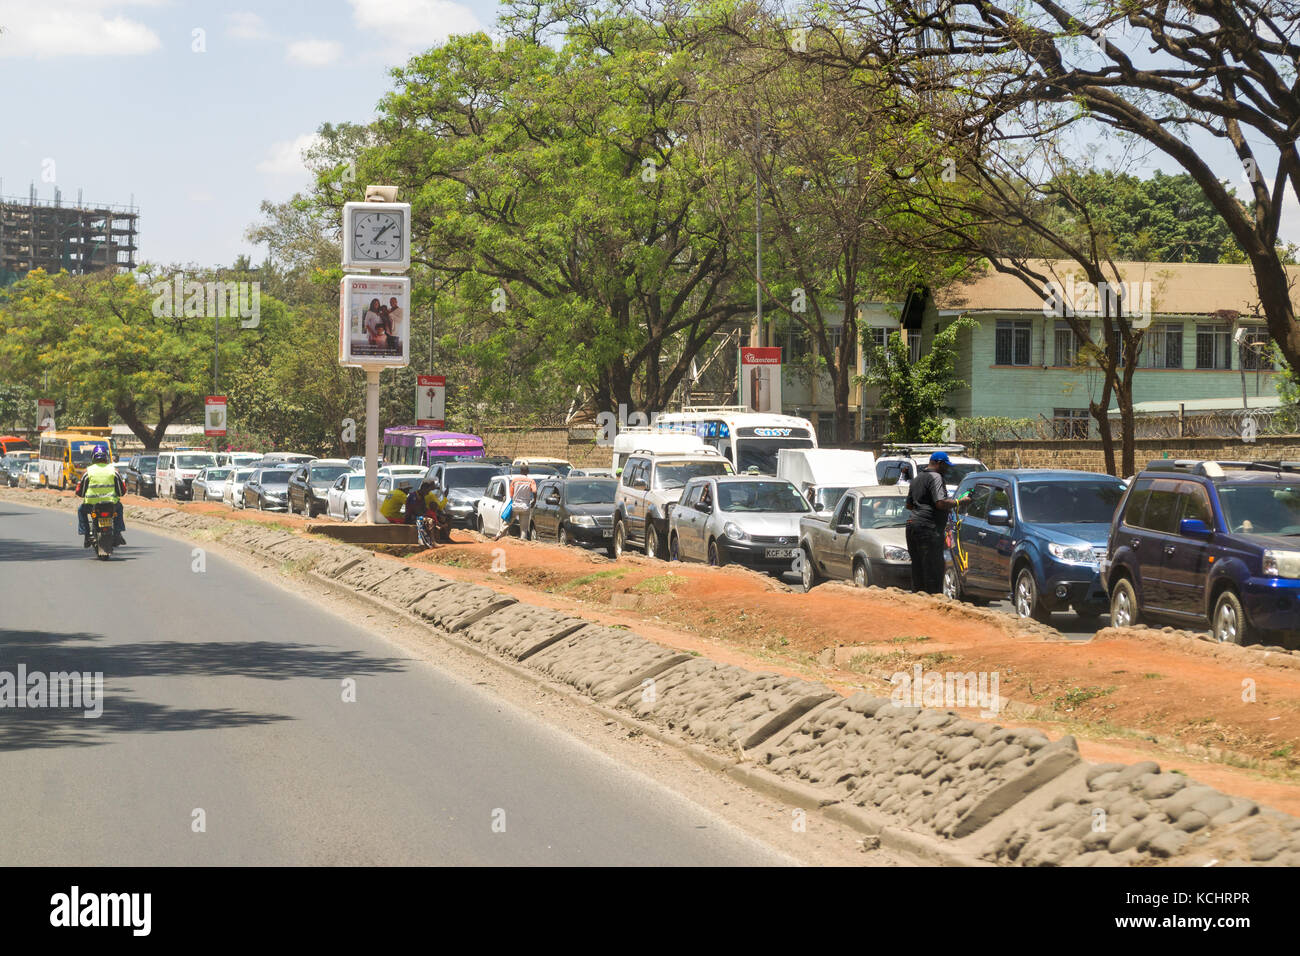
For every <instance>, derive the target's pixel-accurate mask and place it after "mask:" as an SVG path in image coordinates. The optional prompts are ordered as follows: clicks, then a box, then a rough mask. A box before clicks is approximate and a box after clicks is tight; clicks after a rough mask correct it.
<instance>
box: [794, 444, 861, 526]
mask: <svg viewBox="0 0 1300 956" xmlns="http://www.w3.org/2000/svg"><path fill="white" fill-rule="evenodd" d="M776 476H777V477H778V478H784V479H786V480H787V481H789V482H790V483H792V484H793V485H794V486H795V487H796V488H798V489H799V491H800V493H801V494H803V496H804V497H805V498H807V499H808V503H809V504H810V505H812V506H813V508H814V509H815V510H817V511H829V510H830V509H831V508H833V507H835V503H836V502H837V501H839V500H840V496H841V495H842V494H844V492H845V491H847V490H848V489H849V488H856V487H858V486H860V485H874V484H875V483H876V456H875V455H873V454H872V453H871V452H869V451H857V450H855V449H851V448H782V449H780V450H779V451H777V453H776Z"/></svg>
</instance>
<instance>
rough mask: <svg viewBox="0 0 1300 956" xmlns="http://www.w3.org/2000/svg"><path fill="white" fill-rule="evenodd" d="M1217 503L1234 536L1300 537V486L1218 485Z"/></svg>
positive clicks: (1280, 484)
mask: <svg viewBox="0 0 1300 956" xmlns="http://www.w3.org/2000/svg"><path fill="white" fill-rule="evenodd" d="M1219 504H1220V505H1222V506H1223V516H1224V517H1225V518H1226V519H1227V520H1228V527H1229V528H1230V529H1231V530H1232V531H1233V532H1234V533H1236V534H1281V535H1300V484H1285V483H1278V484H1273V483H1272V482H1269V483H1263V482H1258V483H1255V482H1252V483H1249V484H1247V483H1246V482H1242V483H1241V484H1236V485H1232V484H1226V485H1219Z"/></svg>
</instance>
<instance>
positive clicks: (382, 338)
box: [339, 276, 411, 368]
mask: <svg viewBox="0 0 1300 956" xmlns="http://www.w3.org/2000/svg"><path fill="white" fill-rule="evenodd" d="M410 316H411V280H410V279H408V278H406V277H405V276H344V277H343V280H342V282H341V283H340V284H339V364H341V365H348V366H352V367H353V368H393V367H403V366H405V365H407V364H408V363H409V362H410V360H411V353H410V349H411V319H410Z"/></svg>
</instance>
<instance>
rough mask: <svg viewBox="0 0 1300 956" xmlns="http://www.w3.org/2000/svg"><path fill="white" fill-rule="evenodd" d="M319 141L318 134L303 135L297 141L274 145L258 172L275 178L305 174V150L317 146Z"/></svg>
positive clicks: (282, 141)
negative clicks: (303, 157) (303, 155)
mask: <svg viewBox="0 0 1300 956" xmlns="http://www.w3.org/2000/svg"><path fill="white" fill-rule="evenodd" d="M319 141H320V137H319V136H318V135H317V134H316V133H303V134H302V135H301V136H299V137H298V138H297V139H292V140H281V141H280V142H278V143H272V144H271V149H270V151H269V152H268V153H267V155H266V158H265V159H263V160H262V161H261V162H260V163H258V164H257V171H258V172H259V173H270V174H272V175H274V176H294V175H298V174H300V173H304V172H306V170H307V167H306V166H304V165H303V162H302V153H303V150H305V149H309V148H310V147H312V146H315V145H316V144H317V143H318V142H319Z"/></svg>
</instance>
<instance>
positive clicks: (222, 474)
mask: <svg viewBox="0 0 1300 956" xmlns="http://www.w3.org/2000/svg"><path fill="white" fill-rule="evenodd" d="M229 475H230V469H229V468H209V469H208V470H207V473H206V474H205V475H204V477H205V478H206V479H207V480H208V481H225V480H226V478H227V477H228V476H229Z"/></svg>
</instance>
